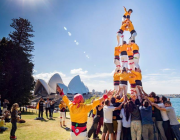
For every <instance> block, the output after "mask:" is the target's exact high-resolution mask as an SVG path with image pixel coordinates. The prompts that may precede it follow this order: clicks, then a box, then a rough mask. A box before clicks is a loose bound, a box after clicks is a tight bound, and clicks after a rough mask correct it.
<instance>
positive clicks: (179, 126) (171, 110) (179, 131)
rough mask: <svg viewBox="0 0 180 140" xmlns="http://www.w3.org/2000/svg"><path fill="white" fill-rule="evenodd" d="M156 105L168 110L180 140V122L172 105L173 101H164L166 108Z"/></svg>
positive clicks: (177, 137)
mask: <svg viewBox="0 0 180 140" xmlns="http://www.w3.org/2000/svg"><path fill="white" fill-rule="evenodd" d="M154 105H155V107H157V108H158V109H159V110H161V111H167V115H168V117H169V120H170V125H171V128H172V130H173V132H174V134H175V137H176V140H180V124H179V122H178V120H177V118H176V114H175V111H174V108H173V107H172V106H171V102H170V101H165V102H164V105H165V108H161V107H159V106H158V105H156V104H154Z"/></svg>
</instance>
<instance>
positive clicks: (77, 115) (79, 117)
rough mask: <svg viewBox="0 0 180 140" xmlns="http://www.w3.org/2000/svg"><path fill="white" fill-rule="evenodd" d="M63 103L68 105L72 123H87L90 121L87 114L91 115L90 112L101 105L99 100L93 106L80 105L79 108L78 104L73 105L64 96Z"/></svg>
mask: <svg viewBox="0 0 180 140" xmlns="http://www.w3.org/2000/svg"><path fill="white" fill-rule="evenodd" d="M63 101H64V102H65V103H66V105H67V106H68V108H69V111H70V117H71V122H76V123H85V122H87V119H88V117H87V114H88V113H89V111H91V110H92V109H93V108H95V107H96V106H98V105H99V104H100V100H99V99H98V100H95V101H94V102H93V103H91V104H84V103H80V107H79V108H77V106H78V104H76V105H73V103H72V102H71V101H69V99H68V98H67V96H66V95H64V97H63Z"/></svg>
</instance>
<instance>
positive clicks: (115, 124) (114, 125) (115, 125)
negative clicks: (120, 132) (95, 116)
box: [113, 120, 118, 132]
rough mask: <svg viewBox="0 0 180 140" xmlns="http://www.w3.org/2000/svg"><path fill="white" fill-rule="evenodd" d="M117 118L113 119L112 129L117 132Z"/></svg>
mask: <svg viewBox="0 0 180 140" xmlns="http://www.w3.org/2000/svg"><path fill="white" fill-rule="evenodd" d="M117 125H118V124H117V120H113V130H114V132H117Z"/></svg>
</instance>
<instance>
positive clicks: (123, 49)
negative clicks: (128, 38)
mask: <svg viewBox="0 0 180 140" xmlns="http://www.w3.org/2000/svg"><path fill="white" fill-rule="evenodd" d="M127 47H128V45H127V44H123V45H121V46H120V52H123V51H127Z"/></svg>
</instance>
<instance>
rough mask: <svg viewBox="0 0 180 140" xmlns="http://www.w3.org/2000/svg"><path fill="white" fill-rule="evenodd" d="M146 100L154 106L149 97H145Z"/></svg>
mask: <svg viewBox="0 0 180 140" xmlns="http://www.w3.org/2000/svg"><path fill="white" fill-rule="evenodd" d="M145 99H146V100H147V101H148V103H149V104H150V105H151V106H152V102H151V101H150V100H149V99H148V97H147V96H145Z"/></svg>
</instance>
